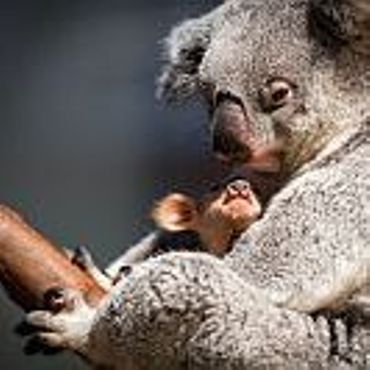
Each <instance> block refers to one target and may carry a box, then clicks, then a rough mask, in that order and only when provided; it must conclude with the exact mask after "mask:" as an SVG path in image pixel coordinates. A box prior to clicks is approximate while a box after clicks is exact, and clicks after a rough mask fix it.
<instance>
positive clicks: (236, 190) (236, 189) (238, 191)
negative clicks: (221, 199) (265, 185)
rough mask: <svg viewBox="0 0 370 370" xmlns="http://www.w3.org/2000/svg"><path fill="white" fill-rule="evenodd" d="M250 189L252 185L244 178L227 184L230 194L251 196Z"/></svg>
mask: <svg viewBox="0 0 370 370" xmlns="http://www.w3.org/2000/svg"><path fill="white" fill-rule="evenodd" d="M250 190H251V187H250V184H249V182H248V181H246V180H243V179H238V180H234V181H233V182H231V183H230V184H228V185H227V192H228V194H229V196H241V197H247V196H249V192H250Z"/></svg>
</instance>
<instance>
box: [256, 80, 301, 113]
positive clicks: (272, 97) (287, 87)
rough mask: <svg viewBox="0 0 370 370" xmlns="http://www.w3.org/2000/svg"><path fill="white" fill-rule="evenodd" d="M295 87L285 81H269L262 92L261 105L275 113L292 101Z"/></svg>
mask: <svg viewBox="0 0 370 370" xmlns="http://www.w3.org/2000/svg"><path fill="white" fill-rule="evenodd" d="M294 90H295V85H293V84H292V83H290V82H289V81H287V80H284V79H274V80H271V81H269V82H268V83H267V84H266V86H264V87H263V88H262V90H261V96H260V98H261V105H262V108H263V109H264V110H266V111H274V110H276V109H279V108H281V107H283V106H284V105H286V104H288V103H289V102H290V101H292V99H293V97H294Z"/></svg>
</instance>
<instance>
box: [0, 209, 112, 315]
mask: <svg viewBox="0 0 370 370" xmlns="http://www.w3.org/2000/svg"><path fill="white" fill-rule="evenodd" d="M0 282H1V283H2V284H3V286H4V288H5V290H6V291H7V293H8V295H9V296H10V298H11V299H12V300H14V301H15V302H16V303H18V304H19V305H20V306H21V307H22V308H23V309H25V310H26V311H28V310H31V309H40V308H46V307H44V303H43V301H44V300H43V297H44V293H45V292H46V291H47V290H48V289H50V288H54V287H61V288H72V289H77V290H80V291H81V292H82V293H83V294H84V296H85V298H86V300H87V301H88V302H89V303H90V304H91V305H96V304H98V303H99V301H100V300H101V299H102V298H103V296H104V295H105V293H106V292H105V291H104V290H103V289H102V288H101V287H100V286H99V285H97V284H96V282H95V281H94V280H93V279H92V278H91V277H90V276H89V275H88V274H87V273H86V272H84V271H83V270H81V269H80V268H79V267H78V266H76V265H74V264H72V262H71V261H70V258H68V256H67V255H66V253H64V251H63V250H62V248H58V247H57V246H56V245H55V244H53V243H52V242H50V241H49V240H47V239H46V238H45V237H44V236H43V235H41V234H40V233H39V232H38V231H36V230H35V229H34V228H32V227H31V226H30V225H28V224H27V223H26V222H25V221H24V219H23V218H22V217H21V216H20V215H19V214H18V213H16V212H15V211H13V210H12V209H10V208H9V207H7V206H4V205H0Z"/></svg>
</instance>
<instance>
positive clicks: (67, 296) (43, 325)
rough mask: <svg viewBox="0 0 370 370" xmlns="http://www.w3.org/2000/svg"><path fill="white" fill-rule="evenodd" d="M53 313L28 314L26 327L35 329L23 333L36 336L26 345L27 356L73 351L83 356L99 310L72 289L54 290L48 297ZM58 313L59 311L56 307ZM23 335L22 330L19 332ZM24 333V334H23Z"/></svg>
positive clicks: (38, 312) (36, 312)
mask: <svg viewBox="0 0 370 370" xmlns="http://www.w3.org/2000/svg"><path fill="white" fill-rule="evenodd" d="M45 298H46V300H49V301H48V303H49V307H51V308H52V310H51V311H46V310H45V311H33V312H30V313H29V314H27V315H26V318H25V324H22V326H23V327H24V326H28V327H29V328H32V330H29V331H23V334H24V335H29V334H32V333H33V334H32V336H31V337H30V338H29V339H28V342H27V344H26V346H25V352H26V353H27V354H34V353H38V352H42V353H46V354H47V353H54V352H55V351H53V350H51V351H50V350H49V351H48V350H46V349H45V348H49V349H70V350H72V351H75V352H78V353H83V352H84V350H85V348H86V344H87V341H88V333H89V331H90V327H91V324H92V322H93V318H94V315H95V309H94V308H91V307H90V306H88V305H87V304H86V302H85V301H84V299H83V296H82V294H81V293H80V292H78V291H74V290H70V289H60V288H58V289H54V288H53V289H52V290H50V291H48V292H47V293H46V294H45ZM56 303H57V306H58V307H57V308H58V310H55V307H56V305H55V304H56ZM19 332H20V331H19ZM21 334H22V333H21Z"/></svg>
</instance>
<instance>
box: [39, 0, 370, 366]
mask: <svg viewBox="0 0 370 370" xmlns="http://www.w3.org/2000/svg"><path fill="white" fill-rule="evenodd" d="M369 23H370V9H369V2H368V1H365V0H338V1H334V0H285V1H281V0H230V1H228V2H226V3H225V4H223V5H220V6H219V7H218V8H217V9H215V10H214V11H213V12H211V13H210V14H208V15H205V16H204V17H201V18H198V19H195V20H191V21H186V22H185V23H184V25H182V26H181V25H180V26H179V27H177V28H176V29H175V30H174V31H173V32H172V34H171V36H170V37H169V38H168V40H167V47H168V51H167V63H166V66H165V67H164V73H163V74H162V77H161V78H160V83H161V86H162V90H163V91H164V93H165V95H166V94H167V95H169V96H176V95H178V94H179V95H180V96H181V95H187V94H189V93H190V92H191V91H193V90H196V91H199V92H201V93H205V94H206V95H207V96H210V95H212V90H213V89H215V88H216V89H220V90H223V89H226V90H227V91H230V92H232V93H233V94H234V95H236V96H238V97H239V99H240V100H241V101H243V104H244V106H245V107H246V109H247V110H248V113H249V114H250V116H251V118H252V122H253V123H254V126H253V129H254V131H255V132H256V133H257V134H258V137H259V138H260V139H261V142H263V143H266V144H268V143H269V142H271V141H273V140H275V139H276V137H277V135H278V134H281V132H283V134H284V139H285V152H284V162H283V167H282V169H281V171H282V174H283V175H284V177H285V184H284V186H283V187H282V189H281V190H280V191H279V192H278V193H277V194H276V195H274V196H273V198H272V200H271V201H270V204H269V205H268V208H267V210H266V211H265V214H264V216H263V217H262V219H261V220H260V221H258V222H257V223H255V224H254V225H252V227H251V228H250V229H248V231H247V232H246V233H245V234H244V235H243V236H242V238H241V239H240V240H239V241H238V242H237V245H236V246H235V248H234V250H233V251H232V252H231V253H230V255H229V256H227V257H226V258H225V259H224V260H218V259H216V258H215V257H212V256H207V255H205V254H202V253H197V254H191V253H169V254H167V255H164V256H160V257H157V258H153V259H150V260H148V261H145V262H143V263H141V264H139V265H135V266H134V268H133V271H132V273H131V274H130V275H129V277H128V279H125V280H124V281H122V282H121V283H120V284H118V285H117V286H116V287H115V288H114V289H113V291H112V293H111V294H110V296H109V297H108V298H107V300H106V301H105V302H103V303H102V306H101V307H99V308H98V310H97V313H96V315H95V316H94V319H93V320H91V322H90V325H91V330H90V335H89V338H88V341H87V343H86V338H85V337H84V338H83V339H84V340H81V345H80V346H78V345H74V346H71V345H70V347H72V349H73V350H75V351H77V352H83V354H84V355H85V356H87V357H88V358H90V360H91V361H92V362H93V363H95V364H102V365H106V366H108V368H111V369H115V370H120V369H127V370H136V369H138V370H144V369H171V370H176V369H179V370H180V369H191V370H193V369H209V370H211V369H212V370H215V369H216V370H217V369H233V370H237V369H243V370H244V369H365V368H370V363H369V359H368V358H369V354H370V352H369V348H370V327H369V324H368V323H367V322H366V321H364V320H363V318H362V317H361V316H360V315H352V316H348V315H344V316H341V315H339V316H338V312H337V311H335V310H332V306H335V304H337V303H338V302H339V301H346V299H347V298H350V297H351V296H352V295H353V294H356V293H357V292H358V291H359V290H361V287H362V285H365V284H366V283H367V282H368V281H367V278H368V271H369V266H368V263H369V259H368V256H369V252H370V226H369V225H370V139H369V130H370V129H369V121H368V117H370V60H369V57H368V50H369V49H368V47H367V45H368V43H369V39H370V31H369ZM197 48H198V49H197ZM194 49H197V50H198V51H199V50H203V55H202V56H201V57H200V56H199V54H195V55H196V58H193V57H192V56H194V54H192V50H194ZM187 56H188V57H187ZM274 76H279V77H285V78H288V79H289V80H291V81H294V83H295V84H296V85H297V86H298V91H297V96H296V100H295V102H294V104H292V105H290V106H288V107H284V108H282V109H279V110H277V111H275V112H273V113H271V112H270V113H266V112H264V111H263V110H262V109H261V108H260V106H259V103H258V91H259V89H260V88H261V86H264V84H265V83H266V81H267V80H268V79H270V78H271V77H274ZM210 92H211V94H210ZM277 127H278V128H279V133H277V132H276V128H277ZM365 301H366V300H365ZM325 308H327V309H328V310H329V312H327V313H326V314H325V315H320V314H318V313H317V312H315V311H320V310H321V309H325ZM302 311H303V312H302ZM313 311H314V312H315V313H316V315H314V316H313V315H311V313H312V312H313ZM77 314H78V307H77V308H76V312H75V313H74V315H77ZM71 315H72V314H71ZM57 318H58V315H57V316H56V317H55V318H54V319H57ZM59 319H60V318H59ZM81 320H87V318H81ZM89 320H90V319H89ZM49 321H50V320H49V319H45V325H44V326H45V327H46V328H50V326H52V325H50V324H49ZM64 326H65V327H67V325H64ZM83 327H86V326H83ZM74 343H78V341H76V340H75V341H74Z"/></svg>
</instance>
